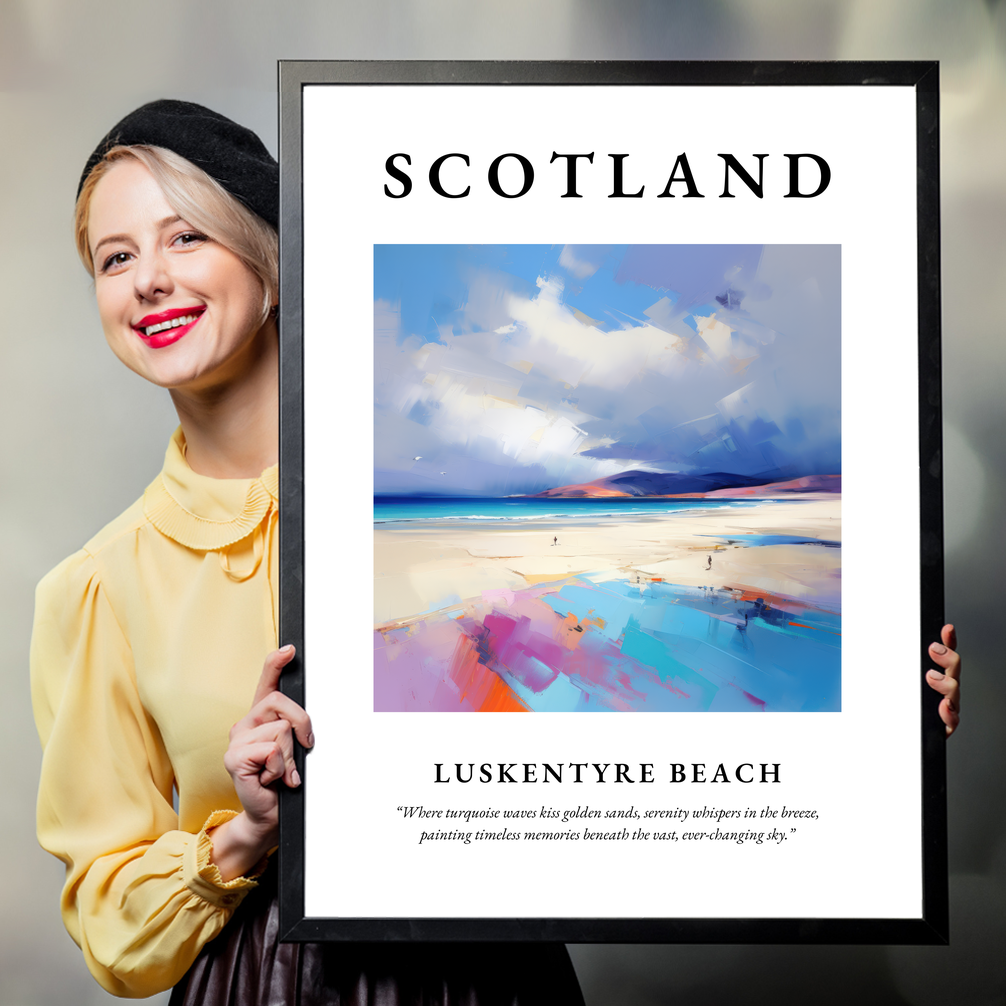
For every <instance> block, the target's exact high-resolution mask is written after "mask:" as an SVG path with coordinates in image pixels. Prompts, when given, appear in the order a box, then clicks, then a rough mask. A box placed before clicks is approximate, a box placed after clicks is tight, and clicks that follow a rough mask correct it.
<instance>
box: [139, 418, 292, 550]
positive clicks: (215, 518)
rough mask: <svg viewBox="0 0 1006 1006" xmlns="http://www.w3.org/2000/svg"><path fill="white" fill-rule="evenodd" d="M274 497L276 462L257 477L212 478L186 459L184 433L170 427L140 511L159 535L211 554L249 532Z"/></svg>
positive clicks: (274, 503)
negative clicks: (158, 467) (160, 464)
mask: <svg viewBox="0 0 1006 1006" xmlns="http://www.w3.org/2000/svg"><path fill="white" fill-rule="evenodd" d="M278 500H279V466H278V465H273V466H272V467H271V468H267V469H266V470H265V471H264V472H263V473H262V474H261V475H260V476H259V477H258V478H257V479H213V478H209V477H208V476H206V475H198V474H196V473H195V472H194V471H193V470H192V469H191V468H190V467H189V465H188V462H187V461H186V460H185V437H184V436H183V435H182V430H181V427H179V428H178V429H177V430H175V432H174V434H173V436H172V437H171V442H170V443H169V444H168V450H167V453H166V454H165V456H164V468H163V469H162V470H161V473H160V475H158V476H157V478H156V479H154V481H153V482H151V483H150V485H149V486H148V487H147V491H146V492H145V493H144V494H143V512H144V514H146V517H147V519H148V520H149V521H150V523H151V524H153V525H154V527H156V528H157V530H158V531H160V532H161V533H162V534H166V535H167V536H168V537H169V538H172V539H174V540H175V541H177V542H178V543H179V544H180V545H184V546H185V547H186V548H191V549H195V550H197V551H200V552H211V551H216V550H217V549H223V548H227V547H228V546H229V545H233V544H234V543H235V542H238V541H241V539H242V538H246V537H247V536H248V535H249V534H251V533H252V531H254V530H255V529H256V528H257V527H258V526H259V525H260V524H261V523H262V518H263V517H265V515H266V514H267V513H268V512H269V509H270V508H273V509H275V508H276V506H277V503H278Z"/></svg>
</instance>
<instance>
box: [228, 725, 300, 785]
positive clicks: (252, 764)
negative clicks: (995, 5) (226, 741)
mask: <svg viewBox="0 0 1006 1006" xmlns="http://www.w3.org/2000/svg"><path fill="white" fill-rule="evenodd" d="M224 765H225V767H226V768H227V771H228V772H230V773H231V775H234V774H235V773H238V774H240V775H242V776H243V777H244V778H245V779H249V780H250V779H251V777H252V776H257V777H258V781H259V784H260V785H262V786H268V785H269V784H270V783H273V782H276V780H277V779H282V780H283V782H284V783H286V785H287V786H289V787H290V788H291V789H296V788H297V787H298V786H299V785H300V773H299V772H298V771H297V765H296V763H295V761H294V757H293V733H292V730H291V728H290V724H289V723H288V722H287V721H286V720H284V719H277V720H272V721H270V722H267V723H261V724H259V725H258V726H256V727H253V728H252V729H249V730H245V731H241V732H240V733H239V734H238V735H237V736H235V737H232V739H231V746H230V747H229V748H228V749H227V754H226V756H225V757H224Z"/></svg>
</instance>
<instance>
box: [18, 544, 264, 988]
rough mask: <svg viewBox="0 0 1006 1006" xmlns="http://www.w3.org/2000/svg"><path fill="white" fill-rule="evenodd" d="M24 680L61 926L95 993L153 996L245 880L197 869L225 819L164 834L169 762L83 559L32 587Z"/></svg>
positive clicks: (224, 916)
mask: <svg viewBox="0 0 1006 1006" xmlns="http://www.w3.org/2000/svg"><path fill="white" fill-rule="evenodd" d="M31 685H32V703H33V706H34V710H35V722H36V725H37V727H38V732H39V736H40V738H41V741H42V747H43V752H44V753H43V758H42V778H41V783H40V786H39V795H38V837H39V842H40V843H41V845H42V847H43V848H44V849H46V850H47V851H48V852H51V853H52V854H53V855H54V856H57V857H58V858H59V859H61V860H62V861H63V863H64V864H65V865H66V883H65V884H64V887H63V893H62V898H61V907H62V913H63V921H64V923H65V925H66V928H67V930H68V931H69V933H70V935H71V936H72V937H73V939H74V940H75V941H76V942H77V943H78V944H79V946H80V947H81V949H82V950H83V951H84V957H85V960H86V962H87V966H88V968H89V969H90V971H91V973H92V974H93V975H94V977H95V978H96V979H97V981H98V982H99V983H100V984H101V986H102V987H103V988H105V989H107V990H108V991H109V992H111V993H113V994H114V995H118V996H130V997H141V996H150V995H153V994H154V993H156V992H161V991H163V990H165V989H167V988H170V987H171V986H172V985H174V984H175V983H176V982H178V981H179V980H180V979H181V978H182V976H183V975H184V974H185V972H186V971H187V970H188V968H189V967H190V966H191V964H192V962H193V960H194V959H195V957H196V955H197V954H198V953H199V951H200V950H201V949H202V947H203V945H204V944H205V943H207V942H208V941H209V940H212V939H213V938H214V937H215V936H216V935H217V934H218V933H219V932H220V930H221V929H222V928H223V926H224V925H225V924H226V923H227V921H228V920H229V919H230V917H231V915H232V913H233V912H234V909H235V908H236V907H237V906H238V904H240V902H241V901H242V900H243V898H244V896H245V894H246V893H247V891H248V890H249V889H250V888H252V887H254V886H256V885H255V882H254V880H250V879H248V878H245V877H238V878H236V879H234V880H231V881H228V882H224V881H223V879H222V878H221V875H220V872H219V871H218V870H217V868H216V866H215V865H213V864H212V863H211V862H210V852H211V848H212V847H211V843H210V839H209V837H208V835H207V834H206V832H207V829H208V828H213V827H215V826H216V825H218V824H222V823H223V822H224V821H226V820H228V819H229V818H230V817H233V816H234V812H233V811H221V812H218V813H216V814H213V815H212V816H211V817H210V819H209V820H208V821H207V822H206V824H205V825H204V827H203V830H202V831H200V832H199V833H198V834H191V833H187V832H183V831H179V830H178V817H177V814H176V813H175V811H174V809H173V807H172V786H173V781H174V777H173V772H172V768H171V764H170V762H169V760H168V756H167V753H166V751H165V749H164V745H163V743H162V741H161V737H160V733H159V731H158V729H157V725H156V724H155V723H154V722H153V720H152V719H151V718H150V716H149V715H148V714H147V712H146V710H145V709H144V708H143V706H142V704H141V703H140V698H139V694H138V691H137V687H136V679H135V676H134V668H133V659H132V653H131V651H130V647H129V642H128V640H127V639H126V638H125V636H124V634H123V632H122V629H121V627H120V626H119V623H118V621H117V620H116V617H115V613H114V612H113V611H112V609H111V607H110V605H109V603H108V598H107V596H106V595H105V593H104V591H103V590H102V588H101V584H100V583H99V581H98V575H97V572H96V569H95V563H94V560H93V558H92V557H91V556H90V555H89V554H88V553H87V552H78V553H77V554H76V555H73V556H71V557H70V558H69V559H67V560H66V561H65V562H63V563H62V564H61V565H60V566H58V567H57V568H56V569H55V570H53V571H52V572H51V573H50V574H49V575H48V576H47V577H45V579H44V580H42V582H41V583H40V584H39V586H38V591H37V594H36V604H35V625H34V630H33V633H32V644H31Z"/></svg>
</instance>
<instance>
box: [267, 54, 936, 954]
mask: <svg viewBox="0 0 1006 1006" xmlns="http://www.w3.org/2000/svg"><path fill="white" fill-rule="evenodd" d="M280 90H281V122H280V136H281V139H280V152H281V166H282V228H281V242H282V245H281V249H282V254H281V257H282V269H281V284H282V290H281V333H282V334H281V339H282V347H283V348H282V353H283V359H282V466H281V473H282V476H281V493H282V512H283V522H282V532H281V533H282V562H283V575H282V599H281V611H282V615H281V621H282V625H281V637H282V639H283V641H285V642H287V641H289V642H295V643H296V644H297V646H298V661H297V662H296V665H295V666H294V669H293V672H292V673H291V674H289V675H288V676H287V679H286V685H285V687H286V689H287V691H288V692H289V694H291V695H293V696H294V697H295V698H297V699H298V700H299V701H303V702H304V703H305V704H306V707H307V709H308V711H309V712H310V713H311V716H312V718H313V722H314V727H315V734H316V736H317V738H318V743H317V746H316V748H315V749H314V750H313V751H312V752H311V754H310V755H309V757H307V758H303V757H301V766H302V768H301V773H302V776H303V778H304V780H305V785H304V787H303V789H302V790H299V791H297V792H294V793H284V794H283V803H282V843H281V852H282V855H281V883H282V891H281V907H282V923H283V927H284V931H285V932H286V933H287V938H288V939H294V940H298V939H312V940H313V939H368V940H369V939H422V940H439V939H450V940H535V939H548V940H564V941H574V942H583V941H601V940H605V941H608V940H610V941H619V942H621V941H626V942H641V941H683V942H702V941H713V942H716V941H735V942H736V941H742V942H773V941H774V942H797V941H808V942H883V943H894V942H941V941H944V940H945V939H946V937H947V888H946V843H945V803H944V760H943V759H944V752H943V728H942V724H941V723H940V721H939V718H938V716H937V714H936V705H937V701H938V696H936V695H935V694H931V693H930V691H929V689H928V688H926V686H925V684H924V679H923V675H924V671H925V669H926V667H927V666H928V664H927V663H926V647H927V645H928V643H929V642H930V641H931V640H934V639H937V638H938V631H939V628H940V626H941V624H942V546H941V542H942V532H941V526H942V525H941V483H940V412H939V312H940V304H939V226H938V224H939V212H938V132H937V121H938V119H937V116H938V73H937V68H936V66H935V65H934V64H928V63H927V64H916V63H890V64H888V63H884V64H874V63H871V64H864V63H857V64H842V63H832V64H740V63H736V64H735V63H730V64H723V63H695V64H688V63H684V64H674V63H632V64H626V63H590V64H578V63H282V64H281V68H280ZM592 713H594V714H596V715H590V714H592Z"/></svg>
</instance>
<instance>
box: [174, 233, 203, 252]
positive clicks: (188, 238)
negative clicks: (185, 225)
mask: <svg viewBox="0 0 1006 1006" xmlns="http://www.w3.org/2000/svg"><path fill="white" fill-rule="evenodd" d="M205 240H206V235H205V234H200V233H199V232H198V231H186V232H185V233H184V234H179V235H178V237H176V238H175V241H174V243H175V244H176V245H180V246H181V247H182V248H191V247H192V246H193V245H197V244H202V243H203V242H204V241H205Z"/></svg>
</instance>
